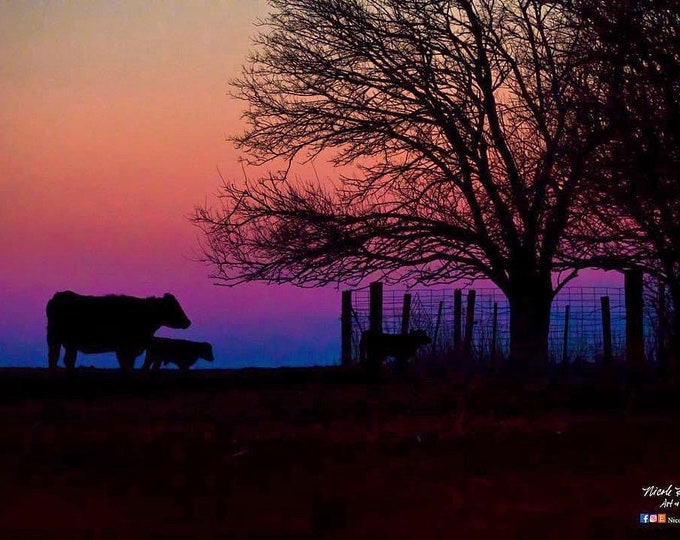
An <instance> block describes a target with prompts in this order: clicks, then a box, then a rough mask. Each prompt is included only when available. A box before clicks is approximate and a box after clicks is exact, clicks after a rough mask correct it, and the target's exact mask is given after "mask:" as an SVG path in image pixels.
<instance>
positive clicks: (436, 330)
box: [432, 300, 444, 356]
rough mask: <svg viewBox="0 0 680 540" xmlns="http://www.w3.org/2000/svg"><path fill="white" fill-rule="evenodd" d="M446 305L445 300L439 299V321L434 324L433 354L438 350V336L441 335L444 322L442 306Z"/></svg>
mask: <svg viewBox="0 0 680 540" xmlns="http://www.w3.org/2000/svg"><path fill="white" fill-rule="evenodd" d="M443 307H444V301H443V300H440V301H439V309H438V310H437V322H436V324H435V325H434V336H433V338H432V355H433V356H434V353H435V352H436V350H437V337H438V336H439V325H440V324H441V322H442V308H443Z"/></svg>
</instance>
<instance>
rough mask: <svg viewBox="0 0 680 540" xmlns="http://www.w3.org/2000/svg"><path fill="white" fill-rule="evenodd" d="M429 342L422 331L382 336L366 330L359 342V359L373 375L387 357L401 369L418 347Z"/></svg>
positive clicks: (380, 333)
mask: <svg viewBox="0 0 680 540" xmlns="http://www.w3.org/2000/svg"><path fill="white" fill-rule="evenodd" d="M431 341H432V340H431V339H430V338H429V337H428V335H427V334H426V333H425V331H424V330H412V331H411V332H410V333H409V334H383V333H382V332H373V331H371V330H366V331H365V332H363V333H362V334H361V340H360V341H359V358H360V361H361V362H362V363H363V364H364V366H366V368H367V369H368V370H369V371H370V372H372V373H373V374H375V372H376V371H377V370H379V369H380V366H381V365H382V363H383V362H384V361H385V360H386V359H387V357H393V358H394V359H395V362H396V365H397V367H398V368H403V367H404V366H405V365H406V362H407V361H408V360H409V358H412V357H414V356H415V354H416V351H417V350H418V347H421V346H423V345H427V344H428V343H430V342H431Z"/></svg>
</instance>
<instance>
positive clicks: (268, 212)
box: [194, 0, 603, 369]
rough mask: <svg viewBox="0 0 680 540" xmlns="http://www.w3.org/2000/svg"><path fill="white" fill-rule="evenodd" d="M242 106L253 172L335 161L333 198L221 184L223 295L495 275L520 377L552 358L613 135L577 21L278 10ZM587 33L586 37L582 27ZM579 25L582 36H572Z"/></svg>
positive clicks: (262, 184) (349, 7)
mask: <svg viewBox="0 0 680 540" xmlns="http://www.w3.org/2000/svg"><path fill="white" fill-rule="evenodd" d="M271 6H272V14H271V15H270V16H269V17H268V18H267V19H266V20H265V21H262V31H261V33H260V34H259V36H258V38H257V39H256V44H257V45H258V48H257V51H256V52H254V53H252V55H251V56H250V58H249V61H248V63H247V65H246V66H245V68H244V71H243V74H242V76H241V78H240V79H238V80H237V81H235V82H234V87H235V95H236V97H238V98H240V99H242V100H244V101H245V102H246V103H247V105H248V107H247V110H246V112H245V115H244V116H245V119H246V120H247V124H248V127H247V129H246V131H245V133H243V134H242V135H240V136H237V137H234V139H233V140H234V141H235V143H236V145H237V147H238V148H240V149H242V150H244V151H246V152H247V154H248V155H249V156H250V162H251V163H256V164H264V163H275V162H276V161H277V160H279V159H282V160H284V162H285V163H288V164H290V163H291V162H292V161H293V160H294V159H303V160H304V159H309V160H311V159H314V158H315V157H317V156H318V155H319V154H321V153H324V155H326V154H328V153H332V159H331V161H332V163H334V164H335V165H337V166H340V165H353V166H354V167H355V168H356V174H355V175H353V176H350V177H348V176H341V177H340V178H339V180H338V185H337V186H330V185H327V184H322V183H320V182H318V181H316V182H300V181H292V180H291V179H290V178H288V175H287V170H284V171H283V172H281V173H271V174H270V175H269V176H268V177H267V178H262V179H260V180H258V181H254V182H253V181H245V182H244V183H242V184H241V185H236V184H234V183H225V184H224V185H223V187H222V190H221V192H220V199H219V201H220V203H219V205H218V206H217V207H216V208H208V207H203V208H198V209H197V212H196V215H195V218H194V221H195V223H196V224H197V225H198V226H200V227H201V228H202V229H203V231H204V233H205V243H204V246H203V248H204V253H205V260H206V261H207V262H209V263H211V264H212V265H214V268H215V269H216V271H215V273H214V276H213V277H215V278H216V279H218V280H220V281H221V282H223V283H226V284H236V283H240V282H243V281H251V280H265V281H269V282H292V283H295V284H297V285H303V286H304V285H308V286H309V285H319V284H327V283H334V282H340V281H343V282H349V283H352V282H357V281H359V280H361V279H363V278H366V277H368V276H372V275H375V274H376V273H377V274H378V275H380V276H381V277H382V278H383V279H385V280H387V281H390V280H407V281H410V282H419V283H435V282H436V283H442V282H452V281H455V280H458V279H461V278H487V279H490V280H491V281H493V282H494V283H495V284H496V285H497V286H498V287H499V288H500V289H501V290H502V291H503V292H504V293H505V294H506V296H507V298H508V301H509V305H510V332H511V338H510V349H511V357H512V360H513V361H514V362H515V364H516V366H517V368H518V369H519V368H523V367H527V366H528V367H532V368H536V369H541V368H542V366H544V364H545V362H546V360H547V353H548V340H547V336H548V321H549V312H550V305H551V302H552V298H553V296H554V294H555V293H556V292H557V291H558V290H559V288H560V287H562V286H563V285H564V284H565V283H566V282H567V281H568V280H569V279H570V278H571V277H573V276H574V273H573V272H569V271H564V272H559V273H555V271H556V270H560V271H561V270H563V269H564V266H563V265H562V261H564V260H565V253H564V252H563V246H564V242H563V240H564V236H565V233H566V232H567V231H568V230H569V228H570V227H571V225H572V222H573V221H574V220H576V221H578V216H576V215H575V214H574V215H572V206H573V202H574V200H575V197H576V194H577V193H578V189H579V186H580V183H581V179H582V176H583V167H584V165H585V162H586V158H587V157H588V156H589V155H590V153H591V152H592V150H593V148H596V147H597V146H598V144H599V143H600V141H601V139H602V137H603V134H602V133H601V131H600V130H599V129H594V128H593V126H597V125H598V124H597V123H596V122H592V121H591V119H590V118H589V117H588V114H585V113H584V115H583V116H579V115H581V114H582V111H584V109H582V108H577V107H574V106H573V103H572V99H573V92H572V87H573V85H574V81H575V80H580V79H581V78H583V77H584V74H583V66H582V64H581V62H580V58H578V57H576V56H575V55H574V54H573V51H574V50H576V44H577V43H578V42H579V40H580V39H581V35H580V32H579V31H578V29H577V27H576V26H575V25H572V26H570V25H569V24H567V23H568V21H567V20H566V19H565V17H568V16H570V13H571V12H570V10H568V9H566V8H564V7H563V6H558V5H556V4H548V3H546V2H543V1H540V0H521V1H520V0H459V1H456V2H453V1H448V0H447V1H444V0H429V1H425V0H347V1H342V2H341V1H337V0H272V1H271ZM574 29H575V30H574ZM567 30H569V31H567Z"/></svg>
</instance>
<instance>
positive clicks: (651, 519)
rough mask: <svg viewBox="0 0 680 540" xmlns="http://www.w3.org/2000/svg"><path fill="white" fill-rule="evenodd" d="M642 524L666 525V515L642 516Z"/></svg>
mask: <svg viewBox="0 0 680 540" xmlns="http://www.w3.org/2000/svg"><path fill="white" fill-rule="evenodd" d="M640 523H666V514H640Z"/></svg>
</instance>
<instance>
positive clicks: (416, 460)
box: [0, 369, 680, 540]
mask: <svg viewBox="0 0 680 540" xmlns="http://www.w3.org/2000/svg"><path fill="white" fill-rule="evenodd" d="M145 375H146V374H143V373H135V374H134V376H133V377H132V378H130V379H122V378H121V377H120V374H119V373H117V372H113V371H103V370H100V371H98V370H92V371H87V370H82V371H79V373H77V375H76V376H75V377H73V378H70V379H69V378H66V377H65V376H64V374H63V373H58V374H57V375H56V376H50V375H49V374H48V373H47V372H46V371H45V370H0V421H1V422H2V424H0V425H1V427H0V538H3V539H28V538H51V539H52V538H70V539H74V540H75V539H86V538H87V539H98V538H111V539H113V538H125V539H137V538H140V539H141V538H198V539H202V538H371V539H381V538H387V539H393V538H409V539H410V538H570V539H571V538H629V537H643V538H644V537H649V536H651V537H654V538H658V537H659V536H660V535H664V536H666V535H669V536H670V535H672V534H674V533H675V535H676V537H680V529H674V530H672V529H670V527H669V526H668V525H666V526H665V527H666V528H665V529H664V526H662V525H656V526H654V525H645V526H640V525H638V521H639V515H640V513H642V512H654V511H655V510H657V508H658V506H659V504H660V503H662V502H663V499H664V497H660V498H652V497H648V498H644V497H643V496H642V488H643V487H647V486H651V485H657V486H662V487H664V488H665V487H667V486H668V485H669V484H674V486H676V485H677V486H680V466H679V465H678V462H679V459H680V430H679V429H678V420H680V411H679V408H678V403H677V399H676V395H677V393H676V392H672V391H670V390H663V389H653V390H651V389H648V390H646V391H643V392H642V393H641V394H640V396H639V397H638V399H637V400H636V401H635V402H631V401H630V400H629V399H628V398H626V396H625V394H624V393H622V392H620V391H619V390H618V389H617V388H616V387H609V388H604V387H599V388H595V387H591V386H588V385H584V384H579V385H558V386H546V385H544V384H538V383H537V384H534V385H530V386H529V387H528V388H527V387H520V386H518V385H517V384H515V383H510V382H504V381H495V380H488V379H480V380H474V381H472V382H471V383H470V384H469V385H468V386H467V387H466V388H463V386H462V383H461V382H460V381H457V380H455V379H454V380H450V379H449V380H446V379H439V380H431V379H430V380H424V379H421V380H419V381H417V382H416V381H413V380H409V381H392V382H389V383H386V384H379V385H372V386H366V385H364V384H362V383H361V382H360V380H359V378H358V377H357V376H356V375H355V374H354V373H351V372H346V371H342V370H337V369H306V370H270V371H257V370H250V371H238V372H224V371H204V372H193V373H191V377H189V378H188V379H186V378H182V377H180V376H179V374H178V373H177V372H162V373H159V374H158V376H157V377H148V376H145ZM666 498H667V499H669V500H672V499H674V500H675V501H677V502H678V503H679V504H680V493H679V494H678V495H676V496H670V497H666ZM657 511H658V512H663V510H657ZM665 513H666V514H667V516H668V517H673V516H675V517H676V518H680V508H671V509H668V510H667V511H666V512H665Z"/></svg>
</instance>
